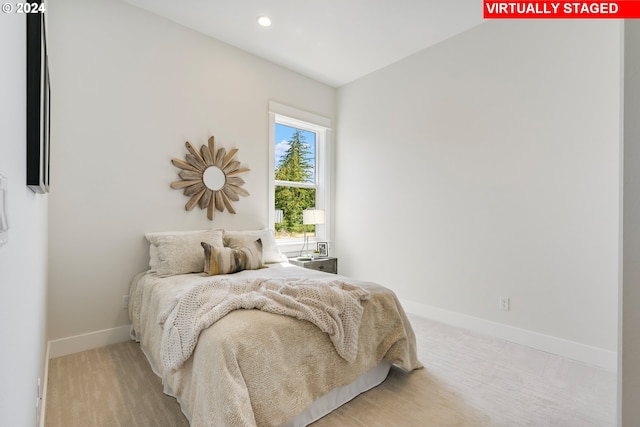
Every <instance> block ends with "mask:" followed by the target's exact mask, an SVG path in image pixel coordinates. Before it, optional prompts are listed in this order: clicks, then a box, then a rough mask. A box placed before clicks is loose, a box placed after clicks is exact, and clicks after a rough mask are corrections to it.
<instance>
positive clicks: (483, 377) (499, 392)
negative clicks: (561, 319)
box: [46, 316, 617, 427]
mask: <svg viewBox="0 0 640 427" xmlns="http://www.w3.org/2000/svg"><path fill="white" fill-rule="evenodd" d="M409 318H410V319H411V323H412V324H413V326H414V329H415V331H416V336H417V341H418V352H419V357H420V360H421V361H422V362H423V363H424V364H425V366H426V368H425V369H422V370H419V371H414V372H413V373H411V374H410V375H406V374H404V373H402V372H400V371H397V370H392V371H391V373H390V375H389V377H388V378H387V380H386V381H385V382H384V383H382V384H381V385H380V386H378V387H376V388H374V389H373V390H370V391H369V392H367V393H364V394H362V395H360V396H358V397H357V398H356V399H354V400H352V401H351V402H349V403H348V404H346V405H344V406H343V407H341V408H339V409H338V410H336V411H334V412H333V413H331V414H329V415H327V416H326V417H324V418H322V419H321V420H319V421H317V422H316V423H314V424H313V427H329V426H341V427H389V426H402V427H411V426H416V427H417V426H436V427H438V426H442V427H449V426H460V427H467V426H468V427H478V426H480V427H482V426H499V427H514V426H531V427H552V426H557V427H573V426H575V427H613V426H615V425H616V387H617V386H616V376H615V374H614V373H612V372H607V371H604V370H602V369H598V368H594V367H590V366H585V365H583V364H581V363H578V362H574V361H570V360H568V359H564V358H561V357H558V356H554V355H551V354H548V353H544V352H541V351H538V350H534V349H531V348H528V347H524V346H520V345H517V344H513V343H509V342H506V341H502V340H497V339H493V338H489V337H486V336H481V335H477V334H473V333H469V332H467V331H464V330H460V329H456V328H452V327H449V326H446V325H443V324H440V323H437V322H433V321H430V320H427V319H423V318H420V317H416V316H409ZM46 426H47V427H75V426H78V427H81V426H82V427H85V426H99V427H110V426H114V427H115V426H118V427H120V426H121V427H138V426H140V427H147V426H148V427H152V426H153V427H165V426H166V427H169V426H171V427H180V426H188V422H187V420H186V419H185V417H184V416H183V414H182V413H181V412H180V408H179V405H178V404H177V402H176V401H175V399H173V398H171V397H168V396H166V395H164V394H163V393H162V384H161V381H160V380H159V379H158V378H157V377H156V376H155V375H154V374H153V372H152V371H151V369H150V368H149V365H148V363H147V361H146V359H145V357H144V355H143V354H142V351H141V350H140V348H139V346H138V344H136V343H133V342H126V343H121V344H116V345H112V346H108V347H103V348H99V349H95V350H90V351H85V352H82V353H77V354H73V355H69V356H64V357H60V358H57V359H52V360H51V361H50V365H49V384H48V390H47V408H46Z"/></svg>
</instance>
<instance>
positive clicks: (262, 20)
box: [258, 16, 271, 27]
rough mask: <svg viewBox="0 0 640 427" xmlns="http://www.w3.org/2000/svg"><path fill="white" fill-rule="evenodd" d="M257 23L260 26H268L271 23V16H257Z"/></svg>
mask: <svg viewBox="0 0 640 427" xmlns="http://www.w3.org/2000/svg"><path fill="white" fill-rule="evenodd" d="M258 25H260V26H261V27H269V26H270V25H271V18H269V17H268V16H258Z"/></svg>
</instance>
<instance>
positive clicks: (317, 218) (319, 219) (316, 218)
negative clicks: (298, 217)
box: [302, 209, 324, 225]
mask: <svg viewBox="0 0 640 427" xmlns="http://www.w3.org/2000/svg"><path fill="white" fill-rule="evenodd" d="M302 223H303V224H305V225H311V224H324V209H305V210H304V211H302Z"/></svg>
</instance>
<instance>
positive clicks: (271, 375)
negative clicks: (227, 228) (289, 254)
mask: <svg viewBox="0 0 640 427" xmlns="http://www.w3.org/2000/svg"><path fill="white" fill-rule="evenodd" d="M228 277H230V278H243V279H247V278H258V277H261V278H303V277H304V278H311V279H313V278H316V279H317V278H324V277H327V274H326V273H322V272H317V271H314V270H309V269H303V268H300V267H295V266H292V265H290V264H286V263H284V264H275V265H272V266H271V267H270V268H267V269H261V270H251V271H243V272H240V273H236V274H234V275H229V276H228ZM331 277H332V278H339V279H340V280H344V281H346V282H350V283H352V284H354V285H357V286H362V287H363V288H364V289H366V290H367V291H368V292H369V293H370V295H371V296H370V299H369V300H367V301H363V302H362V305H363V309H364V310H363V316H362V324H361V328H360V336H359V343H358V353H357V357H356V360H355V361H354V362H353V363H348V362H347V361H345V360H344V359H343V358H341V357H340V356H339V355H338V354H337V352H336V350H335V348H334V346H333V345H332V343H331V341H330V339H329V337H328V336H327V334H325V333H323V332H322V331H320V330H319V329H318V328H317V327H316V326H314V325H313V324H311V323H309V322H307V321H304V320H298V319H295V318H291V317H286V316H280V315H275V314H271V313H265V312H261V311H258V310H238V311H234V312H231V313H229V314H228V315H227V316H225V317H224V318H222V319H220V320H219V321H218V322H216V323H214V324H213V325H211V326H210V327H209V328H207V329H206V330H204V331H203V332H202V333H201V334H200V338H199V341H198V344H197V346H196V348H195V350H194V352H193V354H192V356H191V357H190V358H189V359H188V360H187V361H186V363H184V365H183V366H182V367H181V368H180V369H179V370H178V371H175V372H171V371H170V370H168V369H164V368H163V366H162V364H161V358H160V354H161V353H160V347H161V338H162V333H163V330H162V327H161V325H160V323H159V322H158V319H159V315H160V314H161V313H165V312H167V310H170V308H171V304H175V300H176V296H177V295H178V294H179V293H181V292H185V289H189V288H192V287H194V286H197V285H199V284H202V283H206V282H207V281H208V280H211V277H208V276H204V275H202V274H198V273H196V274H184V275H177V276H172V277H165V278H160V277H158V276H157V275H156V274H154V273H151V272H146V273H141V274H140V275H138V276H136V278H134V280H133V282H132V285H131V289H130V304H129V314H130V317H131V320H132V337H133V338H135V339H137V340H139V341H140V342H141V345H142V348H143V350H144V352H145V354H146V355H147V357H148V359H149V361H150V363H151V365H152V367H153V368H154V371H155V372H156V373H157V374H158V375H159V376H160V377H161V378H162V380H163V383H164V386H165V392H166V393H168V394H171V395H172V396H175V397H176V398H177V399H178V401H179V402H180V404H181V407H182V410H183V412H184V413H185V415H186V416H187V417H188V418H189V420H190V421H191V424H192V425H193V426H209V425H211V426H221V425H224V426H279V425H305V424H307V423H309V422H312V421H314V420H315V419H317V417H319V416H322V415H324V413H325V412H326V411H320V412H315V411H314V410H311V409H309V408H310V407H311V405H312V403H313V402H314V401H318V399H320V398H321V397H322V396H325V400H327V399H328V396H332V395H330V394H328V393H330V392H331V391H332V390H333V391H334V393H333V397H331V399H330V400H331V401H333V402H334V405H333V406H335V402H340V403H343V401H344V396H346V395H347V394H348V393H347V394H345V393H346V392H345V393H342V394H343V395H344V396H342V400H340V399H338V400H335V395H339V394H340V393H339V391H340V390H347V389H348V386H349V385H351V384H357V380H358V379H359V378H360V377H361V376H362V375H363V374H365V373H367V372H376V373H377V375H378V377H380V375H381V373H380V372H382V371H384V369H385V367H386V369H387V370H388V366H389V364H396V365H397V366H399V367H401V368H402V369H404V370H406V371H410V370H412V369H417V368H420V367H421V366H422V365H421V364H420V362H419V361H418V360H417V358H416V352H415V337H414V334H413V331H412V329H411V325H410V324H409V322H408V320H407V319H406V316H405V314H404V311H403V310H402V307H401V306H400V304H399V302H398V301H397V298H396V297H395V295H394V294H393V293H392V292H391V291H390V290H388V289H386V288H384V287H382V286H379V285H376V284H371V283H363V282H357V281H353V280H351V279H348V278H345V277H342V276H336V275H331ZM385 361H386V362H387V363H382V364H381V365H380V362H385ZM376 367H377V368H376ZM381 370H382V371H381ZM384 375H386V371H384ZM383 378H384V377H383ZM376 381H377V382H379V381H380V378H378V379H377V380H376ZM371 385H375V382H374V383H371V382H369V383H367V385H366V387H365V386H361V387H364V388H369V387H371ZM336 390H337V391H336ZM349 393H351V395H350V397H348V398H351V397H353V393H354V391H353V390H351V391H349ZM355 393H357V389H356V392H355ZM320 401H321V402H322V399H320ZM327 407H328V408H331V405H329V406H327ZM312 408H313V407H312ZM301 414H303V415H302V416H301ZM287 423H294V424H287Z"/></svg>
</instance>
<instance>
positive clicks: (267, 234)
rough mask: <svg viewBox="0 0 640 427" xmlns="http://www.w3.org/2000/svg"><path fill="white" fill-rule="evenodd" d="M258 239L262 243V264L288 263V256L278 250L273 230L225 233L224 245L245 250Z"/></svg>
mask: <svg viewBox="0 0 640 427" xmlns="http://www.w3.org/2000/svg"><path fill="white" fill-rule="evenodd" d="M258 239H260V240H261V241H262V262H264V263H265V264H269V263H274V262H285V261H287V257H286V255H283V254H282V253H281V252H280V249H278V245H277V244H276V237H275V236H274V234H273V230H270V229H268V228H265V229H263V230H244V231H230V230H225V231H224V245H225V246H228V247H231V248H236V249H239V248H243V247H245V246H247V245H248V244H249V243H251V242H255V241H256V240H258Z"/></svg>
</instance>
